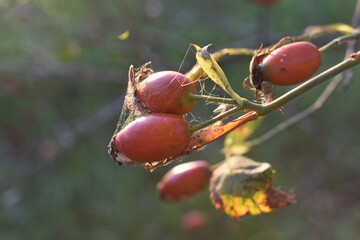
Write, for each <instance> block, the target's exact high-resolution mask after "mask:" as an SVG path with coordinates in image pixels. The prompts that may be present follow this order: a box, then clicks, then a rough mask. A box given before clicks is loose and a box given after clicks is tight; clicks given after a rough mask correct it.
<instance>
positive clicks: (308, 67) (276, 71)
mask: <svg viewBox="0 0 360 240" xmlns="http://www.w3.org/2000/svg"><path fill="white" fill-rule="evenodd" d="M320 65H321V53H320V52H319V50H318V48H317V47H316V46H315V45H314V44H312V43H310V42H295V43H290V44H287V45H284V46H282V47H280V48H278V49H276V50H274V51H273V52H271V53H270V54H269V55H267V56H266V57H265V58H264V59H263V61H262V62H261V63H260V64H259V66H258V67H259V68H260V69H261V71H262V76H263V81H267V82H271V83H273V84H275V85H294V84H297V83H300V82H303V81H305V80H306V79H308V78H309V77H311V75H313V74H314V73H315V72H316V71H317V70H318V68H319V67H320Z"/></svg>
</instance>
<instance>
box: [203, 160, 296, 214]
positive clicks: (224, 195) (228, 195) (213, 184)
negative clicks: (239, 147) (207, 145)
mask: <svg viewBox="0 0 360 240" xmlns="http://www.w3.org/2000/svg"><path fill="white" fill-rule="evenodd" d="M274 172H275V170H274V169H273V168H272V167H271V165H270V164H269V163H259V162H255V161H253V160H251V159H249V158H246V157H243V156H234V157H231V158H229V159H227V160H226V161H225V162H224V163H223V164H222V165H221V166H219V167H218V168H217V169H216V170H215V171H214V172H213V175H212V178H211V181H210V197H211V199H212V202H213V204H214V206H215V208H217V209H220V210H222V211H224V212H225V213H226V214H228V215H229V216H230V217H233V218H240V217H242V216H245V215H257V214H260V213H267V212H271V211H273V210H275V209H277V208H280V207H285V206H287V205H289V204H292V203H294V202H295V196H294V194H292V193H286V192H284V191H282V190H280V189H278V188H275V187H274V186H273V184H272V176H273V174H274Z"/></svg>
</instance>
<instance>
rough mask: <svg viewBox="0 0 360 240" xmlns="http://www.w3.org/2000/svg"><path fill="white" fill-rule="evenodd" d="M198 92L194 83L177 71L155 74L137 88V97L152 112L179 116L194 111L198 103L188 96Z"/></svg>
mask: <svg viewBox="0 0 360 240" xmlns="http://www.w3.org/2000/svg"><path fill="white" fill-rule="evenodd" d="M196 92H197V91H196V88H195V85H194V83H193V82H192V81H191V80H189V79H188V78H187V77H186V76H185V75H183V74H181V73H178V72H175V71H162V72H156V73H153V74H151V75H150V76H148V77H147V78H146V79H144V80H143V81H142V82H140V83H139V84H138V86H137V87H136V95H137V96H138V97H139V98H140V100H141V101H142V102H143V103H144V104H145V106H146V107H147V108H148V109H149V110H150V111H152V112H157V113H174V114H178V115H183V114H186V113H188V112H190V111H191V110H192V109H193V107H194V105H195V103H196V102H195V101H192V100H191V99H189V98H188V95H189V94H190V93H196Z"/></svg>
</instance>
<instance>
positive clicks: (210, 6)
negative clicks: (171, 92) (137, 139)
mask: <svg viewBox="0 0 360 240" xmlns="http://www.w3.org/2000/svg"><path fill="white" fill-rule="evenodd" d="M354 6H355V1H353V0H334V1H327V0H318V1H281V2H280V3H279V4H278V5H275V6H273V7H272V8H271V9H265V8H257V7H256V6H255V5H253V4H251V3H250V1H246V0H242V1H186V0H185V1H165V0H140V1H133V0H120V1H115V0H104V1H96V0H90V1H84V0H76V1H61V0H0V29H1V34H0V36H1V37H0V239H10V240H12V239H16V240H18V239H37V240H38V239H157V240H158V239H186V238H189V237H190V236H189V234H188V233H186V232H185V231H184V230H183V229H182V227H181V219H182V216H183V214H184V213H185V212H187V211H188V210H192V209H199V210H202V211H206V212H207V213H209V214H208V216H209V219H208V221H207V226H206V227H205V228H204V229H203V230H202V231H200V232H197V233H196V237H197V238H199V239H357V237H358V236H359V235H360V232H359V228H358V223H359V222H360V205H359V199H360V191H359V188H358V186H359V177H358V173H359V171H360V164H359V161H358V159H359V158H360V150H359V148H358V146H359V145H360V138H359V136H358V132H359V131H357V130H358V128H359V126H358V123H359V121H360V116H359V114H358V111H357V106H359V104H360V99H359V94H358V92H359V88H360V82H359V81H357V79H358V78H359V75H358V71H357V70H356V71H355V80H354V82H353V84H352V85H351V87H350V88H349V89H347V91H346V92H338V93H337V94H335V95H334V96H333V97H331V98H330V99H329V101H328V102H327V103H326V105H325V106H324V108H322V109H321V110H320V111H318V112H317V113H316V114H315V115H313V116H311V117H309V118H307V119H306V120H304V121H303V122H301V123H299V124H297V125H296V126H294V127H292V128H290V129H289V130H288V131H286V132H284V133H281V134H280V135H278V136H276V137H274V138H272V139H271V140H270V141H268V142H267V143H266V144H263V145H261V146H258V147H256V148H254V149H253V150H252V151H251V152H249V153H248V155H249V156H250V157H251V158H253V159H255V160H257V161H260V162H269V163H271V164H272V166H274V168H275V169H277V174H276V177H275V179H274V181H275V184H276V185H283V186H284V187H285V188H286V189H290V188H294V189H295V192H296V195H297V200H298V201H297V203H296V204H295V205H292V206H290V207H287V208H284V209H282V210H279V211H276V212H273V213H269V214H266V215H262V216H258V217H249V218H247V219H246V221H233V220H231V219H229V218H228V216H226V215H225V214H224V213H223V212H221V211H217V210H215V209H214V208H213V206H212V205H211V201H210V200H209V197H208V193H206V191H205V192H204V193H202V194H200V195H199V196H197V197H195V198H194V200H191V201H188V202H185V203H183V204H180V205H166V204H164V203H163V202H161V201H159V200H158V198H157V196H156V191H155V185H156V182H157V181H158V180H160V179H161V177H162V175H163V174H164V173H165V172H166V171H167V169H168V168H171V167H173V164H172V165H171V166H168V167H165V168H163V169H158V170H156V171H155V172H154V173H149V172H147V171H145V170H143V169H136V168H123V167H120V166H116V165H115V164H114V163H113V162H112V161H111V159H110V157H109V156H108V154H107V152H106V146H107V143H108V141H109V138H110V136H111V135H112V133H113V131H114V129H115V124H116V122H117V117H118V115H119V113H120V111H121V107H122V100H121V99H122V98H120V97H123V94H125V92H126V84H127V69H128V67H129V65H130V64H134V66H135V67H136V66H140V65H142V64H143V63H145V62H147V61H149V60H151V61H152V63H153V68H154V69H155V70H166V69H169V70H178V69H180V70H181V71H182V72H186V71H187V70H189V69H190V67H191V66H192V65H193V64H194V63H195V61H196V60H195V53H194V51H193V50H191V49H190V50H189V52H188V54H187V55H186V52H187V49H188V48H189V44H190V43H196V44H199V45H200V46H205V45H207V44H210V43H212V44H213V47H212V50H213V51H216V50H218V49H220V48H223V47H252V48H256V47H258V46H259V45H260V42H263V41H264V42H267V43H269V42H276V41H278V40H279V39H280V38H282V37H284V36H289V35H297V34H300V33H302V32H303V30H304V29H305V28H306V27H307V26H309V25H322V24H329V23H339V22H344V23H350V21H351V16H352V12H353V10H354ZM256 26H258V27H256ZM266 26H267V27H268V29H269V31H268V34H267V35H263V36H262V35H261V34H259V32H258V31H257V30H256V29H263V27H266ZM126 31H129V33H130V34H129V36H128V37H127V38H126V39H123V40H120V39H119V38H118V37H119V36H120V35H121V34H123V33H124V32H126ZM328 40H330V39H328V38H321V39H319V40H318V41H316V42H315V44H317V45H318V46H321V45H323V44H324V43H325V42H327V41H328ZM343 54H344V47H339V48H338V49H336V50H333V51H331V52H329V53H326V55H325V56H324V63H323V65H322V69H326V68H327V67H329V66H331V65H332V64H334V63H336V62H339V61H340V60H341V59H342V57H343ZM183 59H184V61H183ZM249 61H250V58H249V57H240V58H228V59H224V61H221V62H220V65H221V67H222V68H223V70H224V72H225V73H226V76H227V77H228V78H229V81H231V84H232V86H233V88H234V90H236V91H239V92H240V93H241V96H243V95H244V96H249V97H252V95H251V93H248V92H244V91H243V90H242V89H241V85H242V81H243V79H244V78H245V77H246V76H247V75H248V71H249V70H248V64H249ZM205 90H206V91H213V90H212V89H211V88H210V89H205ZM321 90H322V87H321V86H320V87H318V88H316V89H314V90H312V91H310V92H309V93H307V94H305V95H304V96H303V97H301V98H299V99H298V100H296V101H295V102H293V103H291V104H288V105H286V106H285V108H284V114H281V113H280V112H274V113H272V114H271V115H270V116H268V117H267V118H266V119H265V121H263V123H262V126H261V127H260V129H258V130H259V131H257V133H256V134H261V133H263V132H265V131H266V130H267V129H270V128H272V127H274V126H275V125H276V124H277V123H278V122H280V121H282V120H283V119H285V118H287V117H289V116H291V115H292V114H294V113H296V112H298V111H300V110H301V109H303V108H305V107H306V106H307V105H309V104H310V103H311V102H312V101H314V99H315V98H316V96H317V95H318V94H319V93H320V91H321ZM274 91H275V93H276V94H277V95H280V94H281V92H283V91H284V88H280V87H279V88H275V89H274ZM211 112H212V109H210V108H208V107H207V106H204V105H199V107H198V108H197V112H196V114H194V116H195V117H192V116H190V117H191V118H192V120H195V121H200V120H204V119H205V117H206V116H209V115H211ZM222 146H223V141H221V140H220V141H217V142H214V143H212V144H211V145H210V146H208V147H206V148H205V150H204V151H201V152H199V153H194V154H193V155H190V156H189V157H187V158H185V159H184V160H189V159H191V160H196V159H206V160H208V161H209V162H211V163H216V162H218V161H220V160H221V159H223V156H222V155H221V152H220V149H221V148H222Z"/></svg>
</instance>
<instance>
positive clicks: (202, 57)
mask: <svg viewBox="0 0 360 240" xmlns="http://www.w3.org/2000/svg"><path fill="white" fill-rule="evenodd" d="M192 45H193V46H194V47H195V49H196V60H197V63H198V64H199V65H200V66H201V67H202V69H203V70H204V72H205V73H206V74H207V75H208V76H209V77H210V79H211V80H213V81H214V82H215V83H216V84H218V85H219V86H220V87H221V88H222V89H224V91H225V92H227V93H228V94H229V95H230V96H231V97H232V98H233V99H234V100H235V101H236V102H237V103H239V104H240V105H241V104H242V101H243V99H242V98H241V97H240V96H239V95H238V94H237V93H236V92H235V91H234V90H233V89H232V88H231V86H230V83H229V80H228V79H227V77H226V75H225V73H224V71H223V70H222V69H221V67H220V66H219V64H218V63H217V62H216V60H215V59H214V57H213V56H212V55H211V54H210V53H209V52H208V50H207V48H208V47H209V46H210V45H207V46H205V47H203V48H201V47H199V46H198V45H196V44H192Z"/></svg>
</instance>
